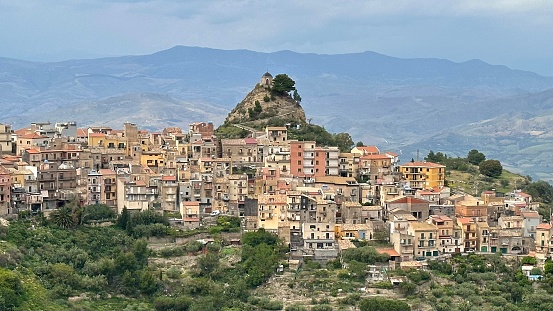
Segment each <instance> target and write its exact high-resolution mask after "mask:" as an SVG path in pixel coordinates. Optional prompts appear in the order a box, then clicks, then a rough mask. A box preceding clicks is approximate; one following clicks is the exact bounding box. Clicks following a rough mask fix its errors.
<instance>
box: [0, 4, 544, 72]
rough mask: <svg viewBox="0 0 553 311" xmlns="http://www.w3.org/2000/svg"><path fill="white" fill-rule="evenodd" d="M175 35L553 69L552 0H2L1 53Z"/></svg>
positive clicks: (20, 54)
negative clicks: (472, 60)
mask: <svg viewBox="0 0 553 311" xmlns="http://www.w3.org/2000/svg"><path fill="white" fill-rule="evenodd" d="M175 45H187V46H202V47H210V48H219V49H227V50H229V49H248V50H253V51H260V52H274V51H279V50H292V51H296V52H309V53H324V54H340V53H350V52H363V51H367V50H369V51H375V52H379V53H383V54H386V55H390V56H396V57H403V58H412V57H436V58H446V59H450V60H453V61H458V62H460V61H466V60H470V59H475V58H477V59H481V60H483V61H485V62H488V63H491V64H501V65H507V66H508V67H510V68H513V69H522V70H530V71H534V72H537V73H540V74H543V75H549V76H553V1H551V0H535V1H532V0H466V1H447V0H411V1H402V0H397V1H395V0H375V1H369V0H367V1H361V0H358V1H353V0H339V1H334V0H305V1H302V0H280V1H253V0H252V1H248V0H226V1H208V0H197V1H196V0H192V1H185V0H159V1H147V0H0V56H3V57H9V58H18V59H27V60H39V61H52V60H65V59H70V58H92V57H100V56H115V55H129V54H133V55H137V54H150V53H154V52H157V51H160V50H164V49H167V48H170V47H173V46H175Z"/></svg>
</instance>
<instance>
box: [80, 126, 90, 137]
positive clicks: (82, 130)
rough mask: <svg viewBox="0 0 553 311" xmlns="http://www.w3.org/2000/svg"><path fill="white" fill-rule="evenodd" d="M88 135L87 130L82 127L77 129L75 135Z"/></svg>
mask: <svg viewBox="0 0 553 311" xmlns="http://www.w3.org/2000/svg"><path fill="white" fill-rule="evenodd" d="M87 136H88V130H87V129H83V128H78V129H77V137H87Z"/></svg>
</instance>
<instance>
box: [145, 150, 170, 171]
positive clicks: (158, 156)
mask: <svg viewBox="0 0 553 311" xmlns="http://www.w3.org/2000/svg"><path fill="white" fill-rule="evenodd" d="M140 164H141V165H143V166H147V167H149V168H151V169H152V170H154V172H159V171H160V169H161V168H163V167H164V166H165V157H164V152H163V151H162V150H151V151H144V152H142V155H141V156H140Z"/></svg>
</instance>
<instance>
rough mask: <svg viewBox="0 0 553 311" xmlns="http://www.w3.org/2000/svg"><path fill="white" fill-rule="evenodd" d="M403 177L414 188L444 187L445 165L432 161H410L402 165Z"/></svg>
mask: <svg viewBox="0 0 553 311" xmlns="http://www.w3.org/2000/svg"><path fill="white" fill-rule="evenodd" d="M400 172H401V173H402V174H403V178H404V179H405V180H406V181H408V182H409V186H410V187H411V188H413V189H428V188H433V187H443V186H444V181H445V166H444V165H441V164H436V163H432V162H426V161H425V162H420V161H419V162H408V163H405V164H402V165H400Z"/></svg>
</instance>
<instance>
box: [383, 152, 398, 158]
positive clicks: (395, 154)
mask: <svg viewBox="0 0 553 311" xmlns="http://www.w3.org/2000/svg"><path fill="white" fill-rule="evenodd" d="M386 154H387V155H390V156H392V157H397V156H398V154H397V153H394V152H390V151H386Z"/></svg>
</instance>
